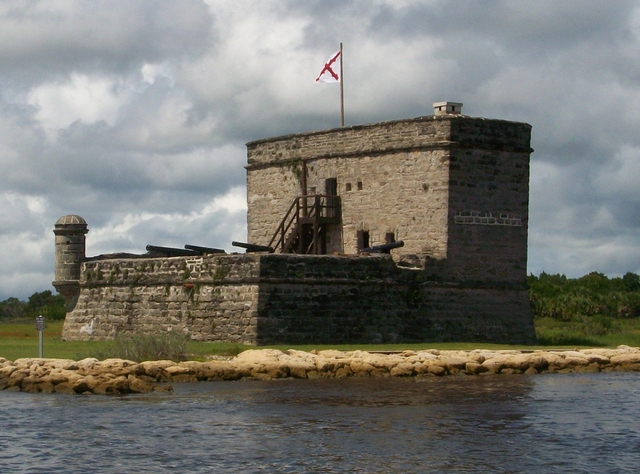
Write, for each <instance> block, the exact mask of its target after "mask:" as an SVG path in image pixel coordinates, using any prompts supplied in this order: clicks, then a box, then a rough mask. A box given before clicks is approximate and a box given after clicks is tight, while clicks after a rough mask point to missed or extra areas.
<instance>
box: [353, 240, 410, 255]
mask: <svg viewBox="0 0 640 474" xmlns="http://www.w3.org/2000/svg"><path fill="white" fill-rule="evenodd" d="M399 247H404V241H403V240H398V241H397V242H389V243H388V244H382V245H375V246H373V247H367V248H366V249H362V250H360V253H391V250H393V249H397V248H399Z"/></svg>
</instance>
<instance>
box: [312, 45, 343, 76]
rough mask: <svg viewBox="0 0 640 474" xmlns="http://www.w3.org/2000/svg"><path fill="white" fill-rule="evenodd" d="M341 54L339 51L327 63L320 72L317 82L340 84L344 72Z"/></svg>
mask: <svg viewBox="0 0 640 474" xmlns="http://www.w3.org/2000/svg"><path fill="white" fill-rule="evenodd" d="M340 53H341V52H340V51H338V52H337V53H335V54H334V55H333V56H331V58H330V59H329V60H328V61H327V62H326V63H325V65H324V67H323V68H322V71H320V74H318V77H316V82H324V83H332V82H340V79H341V77H342V71H341V70H340Z"/></svg>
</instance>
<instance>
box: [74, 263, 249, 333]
mask: <svg viewBox="0 0 640 474" xmlns="http://www.w3.org/2000/svg"><path fill="white" fill-rule="evenodd" d="M258 276H259V257H257V256H253V255H229V256H205V257H197V258H191V257H173V258H148V259H103V260H93V261H87V262H84V263H83V265H82V272H81V276H80V281H79V287H80V293H79V296H78V300H77V303H76V304H75V307H74V308H73V310H72V311H70V312H69V313H67V317H66V319H65V324H64V328H63V332H62V337H63V338H64V339H69V340H85V339H110V338H113V337H114V336H115V335H116V334H128V333H133V332H136V331H142V332H150V331H157V330H163V331H179V332H180V333H185V334H188V335H189V336H190V337H191V338H192V339H194V340H201V341H225V342H236V343H246V344H254V343H255V341H256V321H257V320H256V317H257V304H258V286H257V282H258Z"/></svg>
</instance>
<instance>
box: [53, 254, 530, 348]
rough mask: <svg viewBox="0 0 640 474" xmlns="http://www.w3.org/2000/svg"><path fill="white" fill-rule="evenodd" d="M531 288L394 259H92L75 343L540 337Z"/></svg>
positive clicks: (84, 277)
mask: <svg viewBox="0 0 640 474" xmlns="http://www.w3.org/2000/svg"><path fill="white" fill-rule="evenodd" d="M523 308H528V297H527V293H526V291H525V290H523V289H522V288H515V287H498V286H496V287H464V286H461V285H456V284H452V283H443V282H439V283H438V282H432V281H425V280H424V273H423V272H421V271H416V270H409V269H401V268H398V267H396V265H395V264H394V262H393V260H392V259H391V257H389V256H307V255H301V256H296V255H278V254H253V255H247V254H245V255H227V256H217V257H214V256H209V257H201V258H188V257H173V258H150V259H106V260H95V261H88V262H85V263H84V264H83V266H82V272H81V277H80V281H79V296H78V300H77V303H76V305H75V307H74V308H73V310H72V311H71V312H69V313H68V315H67V318H66V320H65V326H64V331H63V337H64V338H65V339H68V340H78V339H105V338H111V337H113V336H114V335H115V334H117V333H125V334H126V333H129V332H134V331H140V330H141V331H145V332H151V331H168V330H171V331H179V332H181V333H182V332H183V333H185V334H188V335H189V336H190V337H191V338H192V339H194V340H203V341H226V342H238V343H245V344H283V343H290V344H301V343H318V344H337V343H347V342H418V341H449V340H451V341H454V340H469V341H494V342H516V343H532V342H533V341H534V340H535V333H534V330H533V324H532V319H531V314H530V312H529V313H526V312H523V311H522V309H523Z"/></svg>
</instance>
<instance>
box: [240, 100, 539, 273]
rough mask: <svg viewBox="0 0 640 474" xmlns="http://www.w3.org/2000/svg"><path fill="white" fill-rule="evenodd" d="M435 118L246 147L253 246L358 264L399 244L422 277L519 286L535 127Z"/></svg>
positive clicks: (451, 112)
mask: <svg viewBox="0 0 640 474" xmlns="http://www.w3.org/2000/svg"><path fill="white" fill-rule="evenodd" d="M434 109H435V110H434V115H431V116H425V117H418V118H415V119H407V120H398V121H392V122H384V123H375V124H368V125H359V126H353V127H346V128H340V129H333V130H328V131H321V132H311V133H302V134H296V135H290V136H284V137H277V138H270V139H266V140H258V141H254V142H250V143H248V144H247V147H248V165H247V166H246V168H247V200H248V239H249V242H252V243H256V244H261V245H269V246H273V247H275V248H276V251H277V252H293V253H316V254H332V253H341V254H355V253H357V252H358V251H359V250H361V249H362V248H365V247H369V246H372V245H379V244H384V243H387V242H392V241H395V240H402V241H403V242H404V247H402V248H398V249H395V250H393V252H392V253H393V258H394V260H395V261H396V262H397V263H398V264H399V265H400V266H409V267H413V268H421V269H424V271H425V277H426V278H429V279H433V280H436V281H448V282H468V283H471V282H475V283H478V284H483V285H486V284H491V285H496V284H501V283H508V284H509V285H513V284H514V283H517V284H519V285H523V284H524V282H525V278H526V269H527V265H526V264H527V223H528V215H529V214H528V203H529V156H530V153H531V152H532V149H531V147H530V138H531V126H530V125H528V124H526V123H518V122H508V121H504V120H489V119H484V118H475V117H468V116H464V115H462V114H461V109H462V104H460V103H453V102H440V103H435V104H434ZM303 196H308V197H303ZM316 210H317V211H316ZM314 228H315V230H314Z"/></svg>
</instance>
